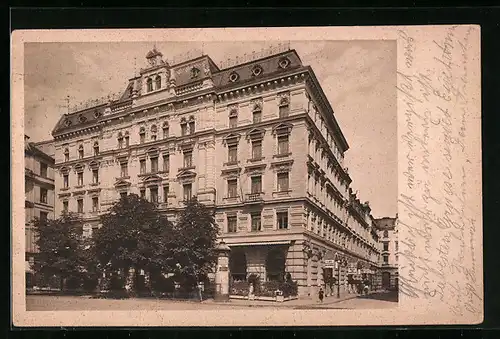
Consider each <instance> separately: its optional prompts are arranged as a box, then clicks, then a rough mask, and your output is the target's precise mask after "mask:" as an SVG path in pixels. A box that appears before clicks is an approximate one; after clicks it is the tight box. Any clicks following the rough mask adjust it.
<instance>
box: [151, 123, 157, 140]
mask: <svg viewBox="0 0 500 339" xmlns="http://www.w3.org/2000/svg"><path fill="white" fill-rule="evenodd" d="M156 132H158V129H157V128H156V125H153V126H151V140H153V141H154V140H156Z"/></svg>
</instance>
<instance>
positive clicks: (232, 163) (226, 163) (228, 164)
mask: <svg viewBox="0 0 500 339" xmlns="http://www.w3.org/2000/svg"><path fill="white" fill-rule="evenodd" d="M239 163H240V162H239V161H228V162H225V163H224V166H236V165H238V164H239Z"/></svg>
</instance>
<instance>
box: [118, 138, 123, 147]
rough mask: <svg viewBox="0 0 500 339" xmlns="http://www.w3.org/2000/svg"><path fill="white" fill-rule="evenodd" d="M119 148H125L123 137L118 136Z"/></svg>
mask: <svg viewBox="0 0 500 339" xmlns="http://www.w3.org/2000/svg"><path fill="white" fill-rule="evenodd" d="M118 148H123V138H118Z"/></svg>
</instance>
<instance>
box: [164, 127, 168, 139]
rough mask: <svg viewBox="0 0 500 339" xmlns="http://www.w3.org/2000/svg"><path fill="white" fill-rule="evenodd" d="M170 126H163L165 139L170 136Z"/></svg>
mask: <svg viewBox="0 0 500 339" xmlns="http://www.w3.org/2000/svg"><path fill="white" fill-rule="evenodd" d="M168 132H169V130H168V127H163V139H166V138H168Z"/></svg>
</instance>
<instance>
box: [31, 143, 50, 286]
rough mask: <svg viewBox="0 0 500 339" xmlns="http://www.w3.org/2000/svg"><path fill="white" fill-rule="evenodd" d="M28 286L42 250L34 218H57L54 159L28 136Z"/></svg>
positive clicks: (32, 280) (32, 279)
mask: <svg viewBox="0 0 500 339" xmlns="http://www.w3.org/2000/svg"><path fill="white" fill-rule="evenodd" d="M24 179H25V180H24V187H25V191H24V193H25V203H24V207H25V239H26V241H25V246H26V247H25V253H26V254H25V261H26V286H27V287H31V286H32V285H33V284H34V275H33V267H32V265H33V263H34V261H35V257H36V253H37V252H38V249H37V247H36V244H35V232H34V230H33V223H32V221H33V219H34V218H35V217H36V218H40V219H47V218H50V219H52V218H54V201H55V196H54V158H52V157H51V156H50V155H48V154H46V153H45V152H42V151H41V150H40V149H39V148H38V147H37V146H36V144H34V143H31V142H29V137H28V136H26V135H25V136H24Z"/></svg>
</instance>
